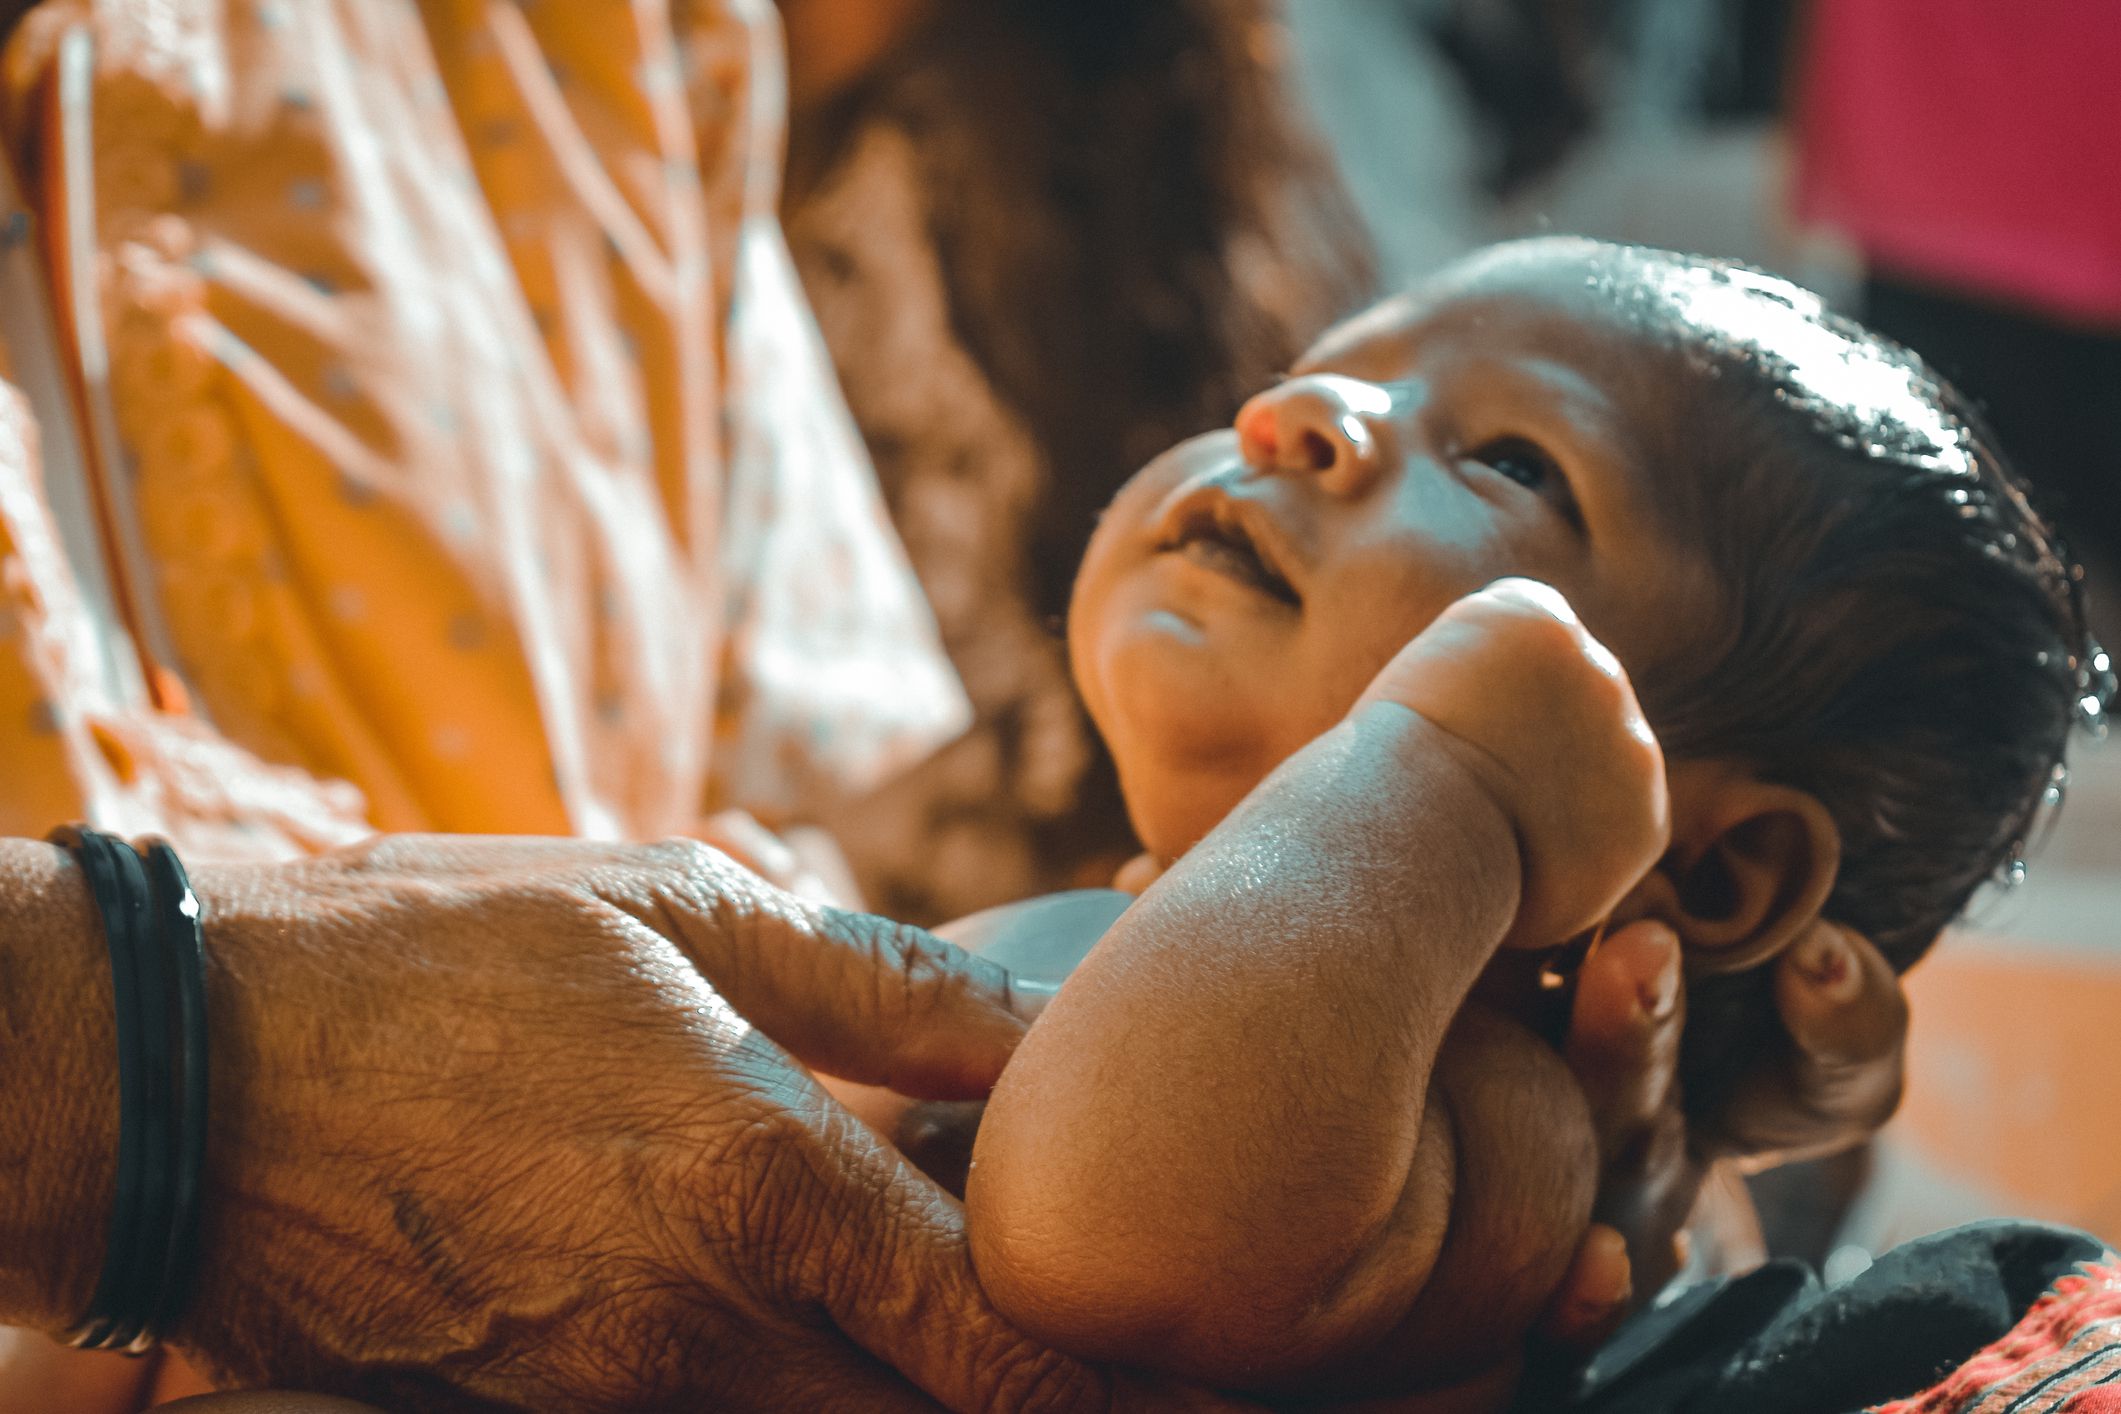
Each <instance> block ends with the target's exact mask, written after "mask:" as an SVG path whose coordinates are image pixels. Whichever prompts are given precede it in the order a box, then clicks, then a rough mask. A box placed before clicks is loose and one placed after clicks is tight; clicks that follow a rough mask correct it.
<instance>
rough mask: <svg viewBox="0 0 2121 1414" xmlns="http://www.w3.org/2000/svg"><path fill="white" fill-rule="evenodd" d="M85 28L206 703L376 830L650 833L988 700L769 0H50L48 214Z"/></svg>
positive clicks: (193, 679)
mask: <svg viewBox="0 0 2121 1414" xmlns="http://www.w3.org/2000/svg"><path fill="white" fill-rule="evenodd" d="M81 32H86V33H87V34H88V35H89V36H90V38H91V39H92V41H93V45H94V69H93V80H92V112H93V124H92V131H93V141H92V151H91V152H89V153H88V154H86V156H87V157H88V158H89V159H90V165H89V170H92V172H93V185H94V190H93V193H92V196H93V203H92V205H93V210H94V213H95V229H94V242H93V251H94V259H95V262H96V269H95V271H94V275H93V278H94V279H95V281H96V288H97V291H98V294H99V296H100V303H101V310H102V325H103V330H102V332H103V333H104V335H105V337H106V338H107V340H108V343H109V346H110V388H111V394H112V403H113V406H114V407H115V409H116V412H117V422H118V433H119V436H120V439H121V441H122V456H123V461H124V464H125V465H124V472H123V480H124V482H125V486H126V489H127V493H128V494H129V495H130V496H131V497H132V498H133V504H134V505H135V506H136V507H137V510H138V515H139V519H140V523H141V526H142V529H143V532H144V541H145V545H146V549H147V552H148V558H149V559H150V560H151V561H152V567H151V568H143V569H142V570H141V571H140V573H139V576H138V578H139V579H140V580H143V581H145V582H146V583H147V584H148V585H149V587H150V589H151V592H153V594H154V595H155V596H156V600H157V602H158V603H159V604H160V606H161V608H162V611H163V613H164V615H165V616H166V618H167V620H168V623H169V628H170V635H171V638H172V640H173V643H174V647H175V651H176V655H177V658H178V662H177V664H176V665H175V666H176V667H177V668H178V669H179V670H180V671H181V673H182V675H183V677H184V678H185V680H186V682H187V683H188V684H189V685H190V687H191V689H192V690H193V692H194V693H195V694H196V696H197V698H198V699H199V700H200V702H201V703H202V704H203V706H204V708H205V709H206V713H207V715H208V716H209V718H210V719H211V721H212V722H213V723H214V725H215V726H216V727H217V728H218V729H220V730H221V731H223V732H225V733H226V734H227V735H228V736H229V737H230V738H232V739H233V740H234V741H235V742H237V743H239V744H240V745H241V746H242V747H244V748H246V749H248V750H249V751H252V752H255V753H256V754H257V755H258V756H260V757H263V758H265V759H266V760H269V761H274V762H283V763H289V764H291V765H296V766H300V767H302V768H305V769H306V770H308V771H310V772H313V773H315V774H317V775H319V776H323V777H328V778H336V779H343V780H346V781H349V782H351V783H353V785H355V786H357V787H358V788H359V790H360V791H361V793H362V795H363V796H364V797H365V799H366V802H367V812H368V818H369V819H370V820H372V821H373V823H374V824H375V825H377V826H380V827H382V828H386V829H413V828H440V829H456V830H480V831H502V832H566V833H582V834H589V835H595V836H607V837H635V836H654V835H662V834H670V833H678V832H682V831H685V830H687V829H689V828H691V827H692V825H693V824H694V823H695V822H696V821H697V820H698V819H699V817H700V815H701V813H702V811H703V810H706V809H710V808H716V807H719V806H722V805H742V806H747V807H750V808H753V809H756V810H759V811H760V812H761V813H765V814H768V815H776V816H787V815H793V814H797V813H803V812H805V811H807V810H808V809H810V808H812V806H813V804H814V803H815V802H816V801H817V800H819V799H820V798H822V797H827V796H830V795H832V794H834V793H837V792H839V791H842V790H846V789H851V788H859V787H860V786H863V785H865V784H868V783H871V782H873V781H875V780H877V779H879V778H881V777H882V776H883V775H885V774H887V773H889V772H890V771H891V770H893V769H895V768H896V767H897V766H899V765H902V764H904V763H906V762H908V761H909V760H911V759H912V758H913V757H915V756H916V755H918V754H920V753H922V752H925V751H926V750H928V749H930V748H932V747H933V746H934V745H935V744H936V743H937V742H939V741H940V740H942V739H944V738H946V737H947V736H948V735H950V734H952V733H953V732H955V731H956V730H958V729H959V728H960V727H961V726H962V724H963V721H964V719H965V707H964V704H963V701H962V697H961V694H960V692H959V689H958V687H957V684H956V681H955V679H954V678H953V677H952V676H951V675H950V673H949V670H948V667H947V665H946V663H945V661H944V660H943V659H942V657H941V655H940V652H939V650H938V648H937V646H936V643H935V639H934V629H933V624H932V622H931V620H930V618H929V616H928V614H927V610H926V607H925V605H924V604H923V603H922V602H921V600H920V598H919V593H918V590H917V588H916V587H915V585H914V584H913V581H912V579H911V577H910V575H909V574H908V572H907V570H906V567H905V565H904V562H903V558H902V556H901V554H900V552H899V550H898V547H897V545H896V542H895V541H893V540H892V539H890V538H889V533H888V529H887V527H886V525H885V522H884V520H883V518H882V514H881V511H880V509H879V506H878V501H877V496H876V493H875V490H874V486H873V484H872V482H871V480H870V478H869V473H868V468H867V465H866V463H865V461H864V460H863V459H862V456H861V454H860V449H859V443H858V441H857V440H856V439H855V437H854V435H853V433H852V432H851V430H850V429H849V428H848V427H847V424H846V414H845V411H844V409H843V407H842V406H841V405H840V403H839V400H838V396H837V393H836V390H835V388H834V386H833V384H832V383H831V381H830V377H829V374H828V373H827V372H826V371H825V370H826V364H825V362H824V358H823V355H822V354H821V352H820V351H819V349H818V345H817V337H816V333H815V330H814V328H813V327H812V325H811V323H810V320H809V317H808V314H807V312H806V311H805V310H804V308H803V306H802V305H801V303H800V300H799V297H798V295H797V290H796V286H795V285H794V282H793V280H792V278H791V277H790V276H789V275H788V273H787V259H786V255H785V252H784V250H783V248H782V246H781V243H780V237H779V233H778V228H777V227H776V225H775V224H774V220H773V210H774V200H775V183H774V178H775V172H776V168H777V164H778V160H779V142H780V131H779V122H780V103H781V95H780V91H779V87H778V73H779V70H778V64H779V55H778V52H777V50H776V49H775V48H774V45H775V44H776V43H777V38H776V30H775V27H774V22H773V19H772V14H771V8H770V6H769V5H767V4H766V3H765V0H692V3H682V0H680V2H679V3H653V2H652V0H569V3H567V4H554V3H510V2H509V0H425V3H412V0H314V3H310V2H309V0H302V2H301V3H298V2H297V0H226V3H223V2H222V0H157V2H156V3H153V4H139V3H133V2H131V0H50V3H47V4H45V5H44V6H42V7H41V8H40V9H39V10H38V11H37V12H36V13H35V14H33V15H32V17H31V18H30V20H29V21H27V22H26V23H25V26H24V28H23V30H22V32H21V33H20V34H19V35H18V37H17V39H16V40H15V42H14V43H13V45H12V46H11V47H10V51H9V54H8V59H7V72H6V87H7V97H8V104H9V119H10V125H11V134H10V135H11V137H12V138H13V140H14V141H13V145H14V146H15V147H16V149H17V150H18V151H20V152H25V153H30V154H40V153H41V154H42V156H41V160H40V161H39V162H38V164H37V167H36V170H35V172H34V174H33V177H32V184H31V190H32V199H33V201H34V203H35V204H36V205H37V206H39V208H40V209H41V211H42V213H43V214H44V216H45V218H46V220H47V221H48V222H49V221H52V220H56V219H58V217H59V216H60V215H61V214H62V213H63V212H64V211H65V210H66V209H67V206H66V203H67V201H68V199H69V197H70V196H72V197H74V198H77V199H78V198H79V197H80V196H81V193H78V192H69V190H68V189H67V185H66V183H67V181H68V174H69V173H70V172H78V171H80V170H81V166H80V163H79V161H78V160H75V161H72V162H69V161H68V160H65V159H66V158H67V157H69V156H71V157H73V158H75V159H78V158H79V157H80V156H81V155H82V154H78V153H74V154H68V153H66V152H64V151H63V150H62V149H63V144H62V143H55V140H54V134H55V133H61V132H62V131H63V129H61V128H60V126H59V123H58V119H57V116H56V115H55V112H54V110H53V107H52V100H51V94H52V92H53V90H54V88H55V84H56V78H55V75H56V74H57V72H58V70H59V68H60V55H61V53H62V50H63V47H64V45H65V44H66V43H67V42H68V40H67V36H68V35H69V34H70V33H74V34H78V33H81ZM19 716H20V714H17V718H19ZM10 720H14V719H10ZM15 725H16V726H17V727H19V726H20V722H19V721H16V722H15ZM9 732H10V728H9V724H8V722H7V721H0V749H4V750H9V751H11V752H12V751H13V750H14V741H13V740H12V737H11V735H10V734H9ZM717 736H719V737H720V739H721V745H720V746H719V747H717V745H716V739H717ZM717 754H718V758H719V759H717ZM67 769H68V771H69V772H72V771H76V770H78V769H80V768H77V767H69V768H67ZM17 774H18V775H19V773H17ZM9 789H12V787H10V788H9ZM42 808H44V807H42V806H39V807H37V809H42ZM26 813H27V814H34V813H35V811H34V810H31V811H26Z"/></svg>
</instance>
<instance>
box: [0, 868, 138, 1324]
mask: <svg viewBox="0 0 2121 1414" xmlns="http://www.w3.org/2000/svg"><path fill="white" fill-rule="evenodd" d="M116 1057H117V1040H116V1033H115V1024H114V1019H113V1000H112V988H111V972H110V956H109V952H108V950H107V948H106V946H105V943H104V938H103V928H102V922H101V919H100V918H99V916H98V915H97V913H96V909H95V904H94V902H93V900H92V898H91V896H90V894H89V890H88V886H87V884H86V882H85V881H84V880H83V878H82V876H81V873H80V871H79V869H78V868H77V867H76V866H75V864H74V862H73V861H72V860H71V859H70V858H68V856H67V853H66V851H65V850H64V849H61V848H60V847H58V846H56V845H48V844H43V843H40V842H32V841H28V840H7V841H0V1152H4V1153H7V1154H9V1155H12V1156H13V1162H12V1163H11V1164H10V1165H9V1166H8V1167H7V1168H5V1169H0V1320H4V1321H7V1322H9V1323H12V1324H16V1325H25V1326H32V1327H35V1328H38V1329H43V1330H57V1329H60V1328H63V1327H64V1326H66V1325H68V1324H69V1323H70V1322H72V1321H73V1320H75V1319H76V1318H77V1317H79V1315H80V1314H81V1312H82V1310H83V1309H85V1308H86V1306H87V1305H88V1302H89V1298H90V1296H91V1294H92V1293H93V1291H94V1288H95V1284H96V1276H97V1273H98V1271H99V1270H100V1268H101V1264H102V1260H103V1252H104V1246H105V1243H106V1241H107V1237H108V1234H107V1232H106V1231H105V1225H106V1223H107V1222H108V1220H109V1216H110V1210H111V1202H112V1198H113V1195H114V1192H115V1189H116V1173H117V1146H118V1075H117V1058H116Z"/></svg>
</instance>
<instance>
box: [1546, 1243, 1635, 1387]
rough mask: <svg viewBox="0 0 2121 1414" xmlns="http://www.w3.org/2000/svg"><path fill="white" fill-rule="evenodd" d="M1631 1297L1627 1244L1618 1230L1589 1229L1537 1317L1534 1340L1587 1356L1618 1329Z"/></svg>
mask: <svg viewBox="0 0 2121 1414" xmlns="http://www.w3.org/2000/svg"><path fill="white" fill-rule="evenodd" d="M1634 1294H1635V1287H1634V1268H1633V1266H1632V1265H1631V1264H1630V1263H1629V1261H1628V1244H1627V1239H1626V1238H1625V1237H1623V1236H1622V1235H1621V1233H1620V1230H1619V1229H1618V1228H1614V1227H1609V1226H1607V1225H1606V1224H1605V1223H1592V1224H1591V1227H1590V1230H1589V1231H1588V1232H1586V1233H1585V1234H1584V1235H1583V1241H1581V1242H1579V1243H1577V1244H1576V1255H1575V1256H1574V1257H1573V1258H1571V1259H1570V1261H1569V1269H1568V1271H1567V1272H1566V1273H1565V1274H1564V1275H1563V1276H1562V1278H1561V1285H1560V1286H1559V1287H1558V1288H1556V1289H1555V1292H1554V1296H1553V1299H1552V1300H1550V1301H1549V1302H1548V1303H1547V1309H1546V1310H1545V1311H1544V1312H1542V1313H1541V1314H1540V1317H1539V1325H1538V1327H1537V1334H1538V1335H1539V1337H1540V1338H1541V1339H1542V1340H1545V1341H1547V1342H1549V1343H1550V1344H1553V1345H1558V1346H1561V1347H1562V1348H1563V1349H1565V1350H1569V1351H1573V1352H1574V1353H1576V1354H1578V1355H1588V1354H1590V1353H1591V1352H1592V1351H1593V1350H1596V1349H1597V1348H1598V1347H1599V1346H1600V1345H1602V1344H1604V1343H1605V1340H1606V1338H1607V1337H1608V1336H1610V1335H1612V1333H1613V1331H1614V1329H1615V1328H1616V1327H1618V1326H1619V1324H1620V1322H1621V1320H1622V1319H1623V1318H1624V1317H1625V1316H1626V1315H1627V1312H1628V1302H1629V1301H1630V1300H1631V1299H1632V1298H1633V1296H1634Z"/></svg>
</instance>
